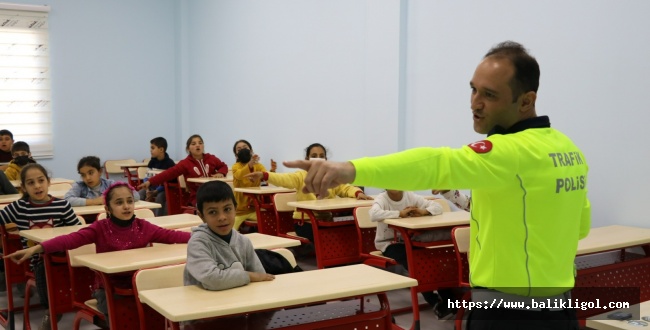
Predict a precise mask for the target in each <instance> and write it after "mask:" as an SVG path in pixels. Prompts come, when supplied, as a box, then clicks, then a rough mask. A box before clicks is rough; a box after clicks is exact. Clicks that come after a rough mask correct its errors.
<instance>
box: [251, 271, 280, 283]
mask: <svg viewBox="0 0 650 330" xmlns="http://www.w3.org/2000/svg"><path fill="white" fill-rule="evenodd" d="M248 277H250V279H251V282H262V281H273V280H274V279H275V275H272V274H262V273H254V272H248Z"/></svg>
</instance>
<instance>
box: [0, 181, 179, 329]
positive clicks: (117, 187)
mask: <svg viewBox="0 0 650 330" xmlns="http://www.w3.org/2000/svg"><path fill="white" fill-rule="evenodd" d="M136 195H137V194H136ZM103 198H104V199H105V202H104V203H103V204H104V205H105V206H104V208H105V209H106V214H107V215H108V218H107V219H102V220H98V221H95V222H93V223H92V224H91V225H90V226H88V227H84V228H81V229H79V231H77V232H74V233H71V234H68V235H63V236H58V237H56V238H53V239H50V240H47V241H45V242H43V243H41V244H39V245H35V246H33V247H31V248H28V249H25V250H20V251H16V252H14V253H12V254H10V255H8V256H7V257H8V258H11V259H12V260H13V261H15V262H17V263H21V262H23V261H25V260H27V259H29V258H30V257H31V256H32V255H34V254H36V253H54V252H59V251H66V250H72V249H76V248H78V247H81V246H83V245H86V244H91V243H95V249H96V252H97V253H102V252H111V251H121V250H129V249H137V248H143V247H147V246H148V245H150V244H151V243H165V244H174V243H187V241H188V240H189V238H190V234H189V233H188V232H183V231H177V230H169V229H163V228H160V227H158V226H156V225H154V224H152V223H150V222H149V221H147V220H144V219H139V218H136V217H135V215H134V213H133V211H134V203H135V199H134V192H133V188H131V186H129V185H128V184H127V183H125V182H116V183H114V184H112V185H111V186H110V187H108V188H107V189H106V191H105V192H104V194H103ZM66 204H67V202H66ZM68 205H69V204H68ZM70 212H72V210H70ZM73 215H74V214H73ZM75 219H76V217H75ZM132 275H133V274H131V273H128V274H124V276H119V275H116V276H114V277H113V278H112V281H115V283H114V285H115V286H117V287H125V288H129V287H131V279H132ZM103 287H104V284H103V282H102V280H101V278H100V277H99V276H96V277H95V285H94V287H93V290H94V291H93V297H94V298H95V299H97V308H98V309H99V311H101V312H102V313H104V314H107V313H108V306H107V302H106V293H105V292H104V289H103ZM107 319H108V318H107ZM48 329H49V328H48Z"/></svg>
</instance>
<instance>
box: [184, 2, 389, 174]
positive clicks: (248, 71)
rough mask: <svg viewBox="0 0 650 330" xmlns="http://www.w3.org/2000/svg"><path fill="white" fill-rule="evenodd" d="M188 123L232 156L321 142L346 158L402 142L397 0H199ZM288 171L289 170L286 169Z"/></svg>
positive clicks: (191, 27)
mask: <svg viewBox="0 0 650 330" xmlns="http://www.w3.org/2000/svg"><path fill="white" fill-rule="evenodd" d="M188 11H189V15H188V17H189V18H188V31H187V35H188V38H189V40H190V42H189V47H190V51H189V72H190V75H189V76H190V90H189V104H190V113H191V115H190V117H191V118H190V125H189V126H190V127H189V131H184V132H183V133H182V135H183V137H184V138H185V137H187V136H189V135H191V134H193V133H199V134H201V135H203V138H204V140H205V144H206V150H207V151H208V152H211V153H216V154H217V155H218V156H219V157H220V158H222V160H224V161H225V162H226V163H228V164H233V163H234V160H235V159H234V155H233V153H232V146H233V144H234V142H235V141H236V140H238V139H242V138H243V139H247V140H249V141H250V142H251V144H252V145H253V147H254V150H255V151H256V152H257V153H259V154H260V156H261V157H262V161H263V163H264V164H265V165H266V166H267V167H268V165H269V159H270V158H271V157H273V158H274V159H276V160H278V161H281V160H292V159H298V158H303V157H304V151H303V150H304V148H305V147H306V146H308V145H310V144H311V143H313V142H320V143H322V144H324V145H325V146H327V147H329V149H330V153H329V154H328V156H329V158H330V159H337V160H345V159H349V158H352V157H359V156H363V155H378V154H382V153H385V152H389V151H396V150H397V126H396V122H397V113H396V112H395V109H396V107H397V101H398V79H397V78H398V67H399V63H398V60H399V47H398V46H399V29H398V24H399V2H397V1H391V0H382V1H348V0H337V1H327V2H322V1H319V2H314V1H211V0H204V1H192V2H189V5H188ZM280 170H281V171H282V170H283V169H282V168H280Z"/></svg>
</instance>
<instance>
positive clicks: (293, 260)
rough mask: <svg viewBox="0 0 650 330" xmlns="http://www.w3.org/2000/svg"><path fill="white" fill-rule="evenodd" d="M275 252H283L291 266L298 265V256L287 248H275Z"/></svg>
mask: <svg viewBox="0 0 650 330" xmlns="http://www.w3.org/2000/svg"><path fill="white" fill-rule="evenodd" d="M272 251H273V252H277V253H279V254H281V255H282V256H283V257H284V258H285V259H287V261H288V262H289V264H291V267H294V268H295V267H296V266H297V265H298V262H296V257H295V256H294V255H293V253H292V252H291V251H289V250H287V249H285V248H279V249H273V250H272Z"/></svg>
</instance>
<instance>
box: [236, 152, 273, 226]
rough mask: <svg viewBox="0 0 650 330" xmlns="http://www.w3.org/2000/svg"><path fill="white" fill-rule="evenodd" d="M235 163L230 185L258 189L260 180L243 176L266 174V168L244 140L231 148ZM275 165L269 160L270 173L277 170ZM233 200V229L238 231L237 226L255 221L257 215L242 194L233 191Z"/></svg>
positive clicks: (249, 201)
mask: <svg viewBox="0 0 650 330" xmlns="http://www.w3.org/2000/svg"><path fill="white" fill-rule="evenodd" d="M232 151H233V153H235V159H236V160H237V162H236V163H235V164H234V165H233V166H232V177H233V178H232V184H233V186H234V187H235V188H246V187H259V186H260V184H261V183H262V180H261V179H255V180H249V179H247V178H246V177H245V175H247V174H250V173H253V172H266V167H264V165H262V164H261V163H260V162H259V161H260V157H259V156H258V155H257V154H255V153H253V147H252V146H251V144H250V143H249V142H248V141H246V140H239V141H237V142H235V145H234V146H233V147H232ZM277 166H278V165H277V163H276V162H275V161H273V159H271V172H275V170H276V169H277ZM235 200H236V201H237V213H236V216H235V224H234V226H233V228H234V229H235V230H239V226H241V224H242V223H243V222H244V221H246V220H253V221H257V213H256V212H255V208H254V207H253V205H252V204H251V200H250V198H248V197H246V196H244V194H243V193H240V192H236V191H235Z"/></svg>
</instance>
